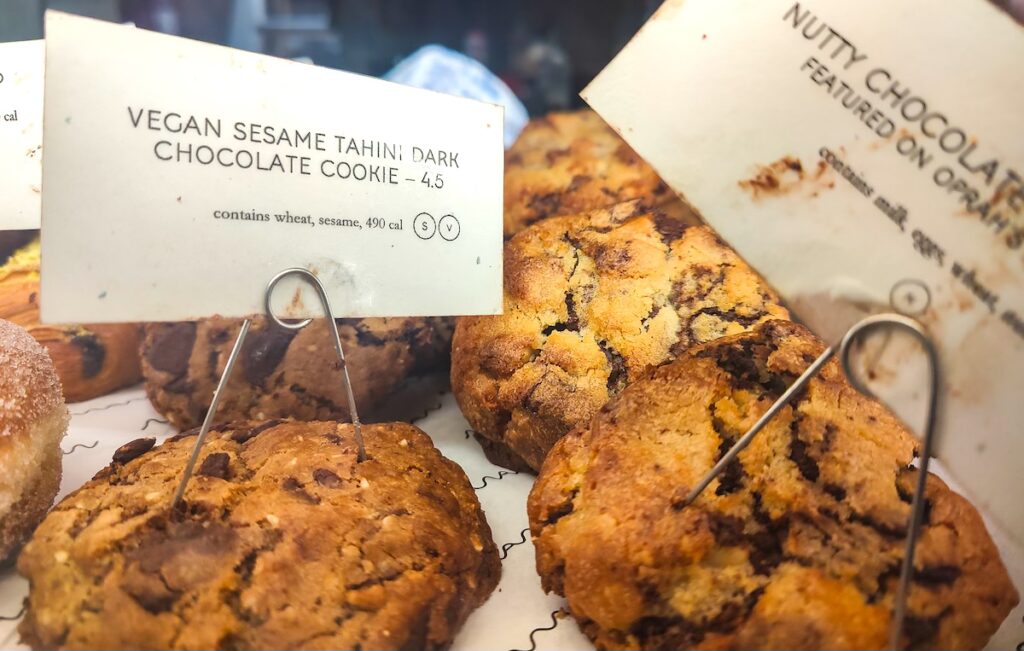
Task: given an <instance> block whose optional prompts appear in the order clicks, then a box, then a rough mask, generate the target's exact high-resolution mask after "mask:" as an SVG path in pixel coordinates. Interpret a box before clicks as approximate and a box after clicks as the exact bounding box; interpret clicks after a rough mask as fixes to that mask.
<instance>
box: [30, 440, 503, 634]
mask: <svg viewBox="0 0 1024 651" xmlns="http://www.w3.org/2000/svg"><path fill="white" fill-rule="evenodd" d="M363 435H364V437H365V441H366V452H367V458H366V460H364V461H362V462H359V461H357V457H356V446H355V443H354V439H353V431H352V426H351V425H349V424H343V423H336V422H305V423H303V422H295V421H268V422H262V423H234V424H229V425H219V426H217V427H216V428H214V430H212V431H211V432H210V435H209V438H208V439H207V441H206V444H205V445H204V447H203V449H202V451H201V456H200V458H199V463H198V464H197V466H196V468H197V470H196V474H195V476H193V478H192V480H191V482H190V483H189V485H188V488H187V490H186V492H185V496H184V502H183V505H182V507H181V508H179V509H177V510H175V511H173V512H172V511H171V509H170V502H171V497H172V494H173V492H174V490H175V488H176V486H177V483H178V479H179V477H180V476H181V471H182V468H183V467H184V465H185V462H186V460H187V458H188V456H189V454H190V452H191V450H192V446H193V444H194V442H195V432H194V431H193V432H187V433H185V434H182V435H179V436H177V437H174V438H172V439H171V440H169V441H167V442H165V443H164V444H163V445H161V446H159V447H155V448H154V447H153V439H140V440H137V441H133V442H132V443H129V444H127V445H125V446H123V447H122V448H120V449H119V450H118V451H117V453H115V455H114V459H113V463H112V464H111V465H110V466H109V467H107V468H106V469H104V470H102V471H100V473H99V474H97V475H96V477H94V478H93V479H92V480H91V481H89V482H87V483H86V484H85V485H84V486H82V487H81V488H80V489H78V490H77V491H75V492H74V493H72V494H70V495H68V497H67V498H65V499H64V500H63V501H61V503H60V504H58V505H57V506H56V507H55V508H54V509H53V511H52V512H51V513H50V514H49V515H48V516H47V518H46V519H45V520H44V521H43V523H42V524H41V525H40V526H39V528H38V529H37V531H36V533H35V535H34V537H33V538H32V540H31V542H29V544H28V545H26V547H25V551H24V552H23V553H22V555H21V557H20V558H19V561H18V570H19V571H20V572H21V573H22V574H23V575H24V576H25V577H26V578H28V581H29V597H28V601H27V611H26V614H25V618H24V619H23V620H22V622H21V624H20V626H19V632H20V633H21V637H22V639H23V640H24V641H25V642H27V643H28V644H30V645H32V647H34V648H37V649H44V648H45V649H72V648H100V649H140V648H152V649H157V648H161V649H359V648H362V649H440V648H446V647H447V646H448V645H449V644H450V643H451V641H452V638H453V637H454V635H455V633H456V632H457V631H458V630H459V627H460V626H461V625H462V623H463V622H464V621H465V620H466V618H467V617H468V616H469V614H470V613H471V612H472V611H473V610H474V609H475V608H476V607H477V606H479V605H480V604H481V603H483V602H484V601H485V600H486V599H487V597H488V596H489V595H490V593H491V591H492V590H493V589H494V587H495V585H496V584H497V582H498V578H499V576H500V573H501V566H500V561H499V560H498V554H497V550H496V548H495V546H494V542H493V541H492V539H491V532H490V529H489V528H488V526H487V522H486V520H485V519H484V515H483V512H482V511H481V509H480V505H479V503H478V502H477V499H476V494H475V493H474V492H473V489H472V488H471V487H470V484H469V480H468V479H467V477H466V475H465V473H463V472H462V470H461V469H460V468H459V467H458V466H457V465H455V464H454V463H452V462H451V461H449V460H447V459H445V458H444V457H443V456H441V454H440V453H439V452H438V451H437V450H436V449H435V448H434V446H433V444H432V443H431V440H430V438H429V437H428V436H427V435H426V434H424V433H423V432H422V431H420V430H419V429H417V428H416V427H413V426H412V425H408V424H405V423H387V424H380V425H364V426H363Z"/></svg>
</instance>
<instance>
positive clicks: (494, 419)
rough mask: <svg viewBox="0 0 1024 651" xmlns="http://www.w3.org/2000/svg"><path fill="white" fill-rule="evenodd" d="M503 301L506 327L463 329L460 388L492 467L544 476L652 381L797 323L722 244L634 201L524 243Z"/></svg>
mask: <svg viewBox="0 0 1024 651" xmlns="http://www.w3.org/2000/svg"><path fill="white" fill-rule="evenodd" d="M504 299H505V302H504V305H505V311H504V314H502V315H501V316H488V317H464V318H460V319H459V320H458V323H457V326H456V333H455V337H454V342H453V350H452V387H453V390H454V392H455V396H456V398H457V399H458V401H459V406H460V407H461V408H462V411H463V413H464V414H465V416H466V418H467V420H468V421H469V423H470V425H471V426H472V427H473V429H474V430H475V431H477V432H478V433H479V434H480V436H482V437H486V438H487V439H489V440H490V441H491V442H492V444H491V445H488V446H486V447H485V448H484V450H485V451H486V452H487V453H488V458H490V459H491V460H492V461H493V462H494V463H499V464H501V465H506V466H509V467H518V466H521V465H525V466H528V467H530V468H533V469H534V470H536V469H539V468H540V465H541V463H542V462H543V460H544V455H545V454H546V453H547V451H548V450H549V449H550V448H551V446H552V445H554V443H555V441H557V440H558V439H559V438H561V437H562V436H563V435H565V434H566V433H567V432H569V430H571V429H572V428H573V427H576V426H577V425H580V424H582V423H585V422H586V421H587V420H588V419H589V418H590V417H591V416H592V415H593V414H594V413H595V412H596V411H597V410H598V409H600V408H601V406H602V405H603V404H604V403H605V402H607V401H608V398H610V397H611V396H614V395H615V394H617V393H618V392H619V391H621V390H622V389H623V388H624V387H625V386H627V385H628V384H629V383H630V382H632V381H634V380H636V379H637V378H638V377H640V376H641V375H643V373H644V372H645V371H646V370H647V369H648V368H651V367H653V366H657V365H658V364H662V363H664V362H666V361H669V360H671V359H673V358H675V357H676V356H677V355H679V354H681V353H683V352H684V351H686V350H687V348H689V347H690V346H693V345H695V344H699V343H703V342H705V341H709V340H711V339H714V338H716V337H721V336H724V335H729V334H735V333H738V332H742V331H744V330H747V329H749V328H751V327H753V326H754V325H756V324H758V323H760V322H762V321H764V320H767V319H771V318H785V317H787V316H788V313H787V312H786V310H785V308H783V307H782V306H781V305H780V304H779V300H778V297H777V296H776V295H775V293H774V292H773V291H772V290H771V288H770V287H769V286H768V285H767V284H766V283H765V282H764V281H763V280H762V279H761V278H760V277H758V275H757V274H756V273H754V271H752V270H751V269H750V267H748V266H747V265H746V264H745V263H744V262H743V261H742V260H741V259H740V258H739V256H737V255H736V254H735V253H734V252H733V251H732V250H731V249H729V248H728V247H726V246H725V245H724V244H722V242H721V241H720V240H719V239H718V238H717V237H716V236H715V234H714V233H713V232H712V231H710V230H709V229H708V228H706V227H704V226H690V225H688V224H687V223H685V222H683V221H680V220H679V219H677V218H675V217H673V216H672V215H669V214H666V213H662V212H659V211H654V212H651V211H649V210H647V209H646V208H644V206H643V205H642V204H639V203H636V202H631V203H624V204H619V205H616V206H614V207H612V208H610V209H608V210H596V211H593V212H589V213H584V214H581V215H576V216H565V217H553V218H551V219H547V220H545V221H543V222H541V223H539V224H536V225H534V226H532V227H530V228H528V229H526V230H524V231H523V232H521V233H520V234H519V235H517V236H516V237H514V238H513V239H512V240H510V241H509V242H508V243H507V244H506V245H505V297H504ZM509 457H513V458H514V457H518V459H519V461H515V460H514V459H513V460H512V461H510V460H509Z"/></svg>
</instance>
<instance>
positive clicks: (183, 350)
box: [142, 317, 452, 428]
mask: <svg viewBox="0 0 1024 651" xmlns="http://www.w3.org/2000/svg"><path fill="white" fill-rule="evenodd" d="M241 324H242V322H241V321H239V320H237V319H223V318H211V319H203V320H200V321H197V322H180V323H159V324H147V325H146V326H145V337H144V340H143V345H142V371H143V375H144V377H145V380H146V393H147V394H148V395H149V399H150V401H151V402H152V403H153V407H154V408H155V409H156V410H157V411H159V412H160V413H161V414H163V415H164V416H165V417H166V418H167V419H168V420H169V421H170V422H171V423H172V424H174V425H176V426H178V427H180V428H189V427H195V426H197V425H199V424H200V423H201V422H202V420H203V417H204V416H205V415H206V411H207V409H209V407H210V400H211V399H212V397H213V391H214V389H215V388H216V386H217V382H218V381H219V379H220V376H221V374H222V373H223V371H224V365H225V364H226V363H227V358H228V355H229V354H230V353H231V348H232V346H234V343H235V338H236V337H237V336H238V331H239V329H240V328H241ZM338 330H339V334H340V335H341V344H342V347H343V348H344V350H345V358H346V360H347V361H348V372H349V376H350V377H351V378H352V390H353V393H354V394H355V398H356V406H357V407H358V408H359V411H360V412H361V413H363V414H366V413H367V412H369V411H370V410H371V409H372V408H373V407H374V406H376V405H378V404H380V403H381V401H382V400H384V399H385V398H386V397H387V396H388V395H390V394H391V393H392V392H393V391H394V390H395V389H396V388H397V387H398V386H399V385H400V384H401V383H402V382H403V381H404V380H406V379H408V378H409V377H410V376H411V375H415V374H418V373H426V372H430V371H436V370H440V369H443V368H444V365H445V363H446V361H447V359H448V346H449V343H450V341H451V330H452V326H451V321H450V320H447V319H424V318H393V319H382V318H380V319H339V320H338ZM337 363H338V360H337V357H336V353H335V351H334V346H333V345H332V343H331V332H330V328H329V327H328V326H327V322H326V321H325V320H323V319H316V320H314V321H313V322H312V323H311V324H310V325H308V326H306V327H305V328H303V329H302V330H299V331H295V330H287V329H285V328H281V327H278V326H276V325H274V324H272V323H271V322H270V321H268V320H267V319H266V318H264V317H258V318H256V319H254V321H253V325H252V327H251V329H250V330H249V336H248V338H247V339H246V342H245V345H244V346H243V348H242V352H241V357H240V358H239V360H238V363H237V365H236V366H235V369H234V372H233V373H232V377H231V380H230V383H229V384H228V387H227V391H226V393H225V395H224V397H223V400H222V402H221V403H220V406H219V407H218V411H217V418H218V419H219V420H245V419H255V420H263V419H267V418H284V417H289V418H295V419H298V420H348V419H349V418H350V416H349V413H348V401H347V400H346V396H345V383H344V379H343V377H342V374H341V372H340V371H339V367H338V365H337Z"/></svg>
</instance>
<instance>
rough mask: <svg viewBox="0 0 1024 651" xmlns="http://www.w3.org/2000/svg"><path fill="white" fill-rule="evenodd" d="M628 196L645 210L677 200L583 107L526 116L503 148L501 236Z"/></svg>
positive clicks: (610, 131) (634, 154) (653, 174)
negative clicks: (523, 125)
mask: <svg viewBox="0 0 1024 651" xmlns="http://www.w3.org/2000/svg"><path fill="white" fill-rule="evenodd" d="M630 200H642V201H643V202H644V203H645V204H646V205H647V207H649V208H650V207H654V206H657V205H660V204H664V203H679V204H681V203H682V202H680V201H679V200H678V199H677V198H676V197H675V195H674V194H673V192H672V191H671V190H670V189H669V187H668V186H667V185H666V184H665V183H664V182H663V181H662V180H661V178H660V177H659V176H658V174H657V173H656V172H655V171H654V170H653V169H652V168H651V166H650V165H648V164H647V163H645V162H644V160H643V159H642V158H640V156H638V155H637V154H636V152H634V151H633V149H632V148H630V146H629V145H628V144H626V141H624V140H623V139H622V138H620V137H619V135H618V134H617V133H615V131H614V130H613V129H612V128H611V127H610V126H609V125H608V124H607V123H606V122H605V121H604V120H602V119H601V118H600V117H599V116H598V115H597V113H595V112H593V111H591V110H589V109H584V110H581V111H572V112H556V113H550V114H548V115H546V116H544V117H541V118H537V119H534V120H531V121H530V123H529V124H527V125H526V128H525V129H523V131H522V133H521V134H520V135H519V138H518V139H517V140H516V142H515V143H514V144H513V145H512V147H510V148H509V150H508V151H507V152H505V237H506V238H508V237H511V236H513V235H515V234H516V233H518V232H519V231H521V230H523V229H524V228H526V227H527V226H529V225H531V224H533V223H536V222H537V221H539V220H541V219H543V218H545V217H551V216H553V215H572V214H576V213H580V212H584V211H587V210H593V209H595V208H604V207H607V206H611V205H613V204H616V203H621V202H623V201H630ZM687 212H689V214H690V215H691V218H692V219H694V220H695V219H696V217H695V216H693V213H692V211H689V210H687Z"/></svg>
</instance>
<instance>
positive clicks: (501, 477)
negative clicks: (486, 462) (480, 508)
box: [472, 470, 519, 491]
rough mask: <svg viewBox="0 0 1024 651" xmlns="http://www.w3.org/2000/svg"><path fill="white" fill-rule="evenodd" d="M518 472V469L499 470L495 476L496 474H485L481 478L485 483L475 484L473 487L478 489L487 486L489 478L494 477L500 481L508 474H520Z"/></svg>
mask: <svg viewBox="0 0 1024 651" xmlns="http://www.w3.org/2000/svg"><path fill="white" fill-rule="evenodd" d="M518 474H519V471H518V470H499V471H498V476H497V477H495V476H494V475H484V476H483V477H481V478H480V481H482V482H483V483H482V484H480V485H479V486H473V487H472V488H473V490H475V491H478V490H480V489H482V488H487V480H488V479H493V480H495V481H500V480H502V479H504V478H505V477H506V476H508V475H518Z"/></svg>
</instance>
